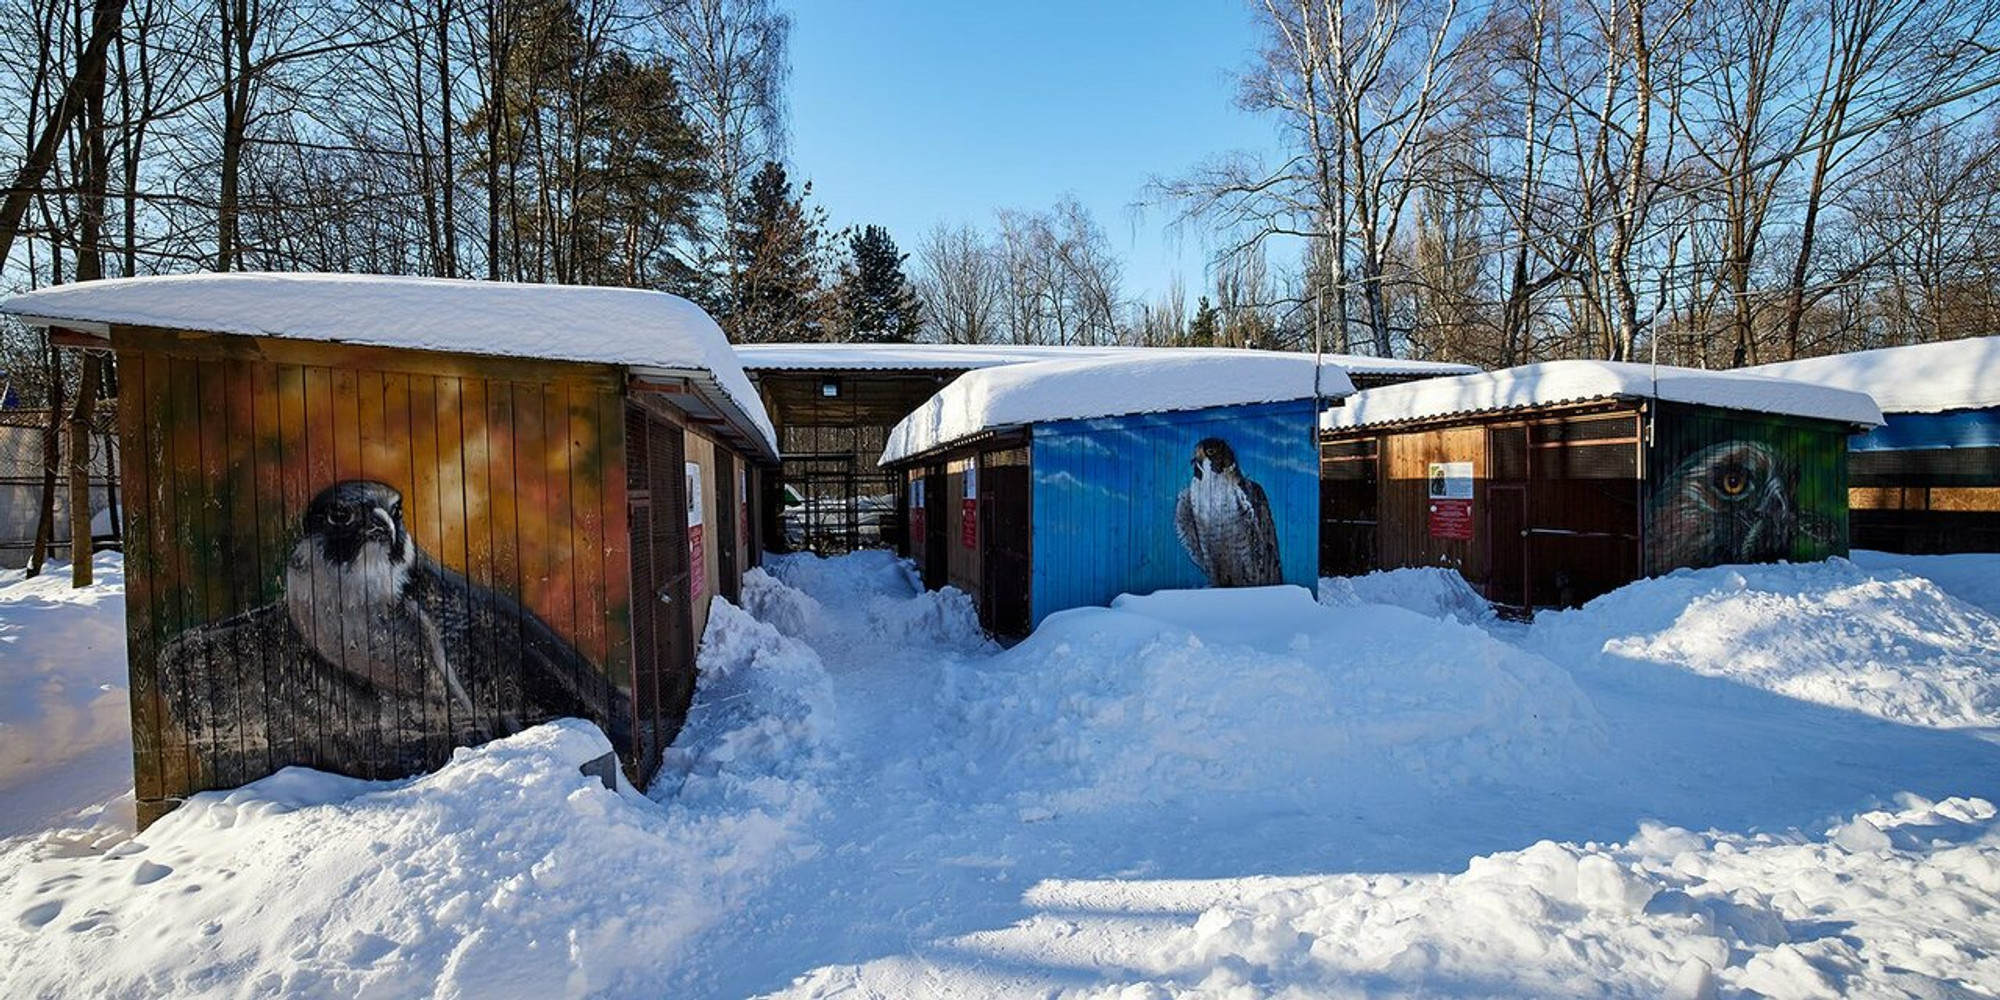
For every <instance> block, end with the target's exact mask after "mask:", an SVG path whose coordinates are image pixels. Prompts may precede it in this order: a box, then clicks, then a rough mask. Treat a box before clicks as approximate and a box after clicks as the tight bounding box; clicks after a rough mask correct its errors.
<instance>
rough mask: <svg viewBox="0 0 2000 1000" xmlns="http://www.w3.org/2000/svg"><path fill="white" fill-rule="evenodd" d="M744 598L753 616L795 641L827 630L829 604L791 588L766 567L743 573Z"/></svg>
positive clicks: (752, 568) (746, 608)
mask: <svg viewBox="0 0 2000 1000" xmlns="http://www.w3.org/2000/svg"><path fill="white" fill-rule="evenodd" d="M767 558H769V557H767ZM742 597H743V610H744V611H747V612H749V613H750V617H752V618H755V619H757V620H758V621H760V622H763V623H765V624H766V625H769V626H771V627H772V628H774V629H777V630H778V631H779V632H782V633H784V634H785V635H788V636H791V637H792V638H794V639H804V638H807V637H810V636H812V635H814V634H815V633H817V632H819V631H820V630H821V629H822V628H824V627H825V623H826V620H827V612H826V606H825V605H823V604H821V603H820V602H819V601H817V600H815V599H814V598H813V597H812V595H810V594H807V593H806V592H805V591H802V590H799V589H797V588H794V587H791V586H787V585H786V584H785V583H783V582H782V581H780V580H779V579H778V578H777V577H775V576H772V575H771V574H769V573H767V572H765V571H764V567H762V566H752V567H751V568H750V571H749V572H747V573H745V574H743V594H742Z"/></svg>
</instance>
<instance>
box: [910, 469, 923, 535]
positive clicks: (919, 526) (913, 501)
mask: <svg viewBox="0 0 2000 1000" xmlns="http://www.w3.org/2000/svg"><path fill="white" fill-rule="evenodd" d="M923 550H924V481H923V480H921V479H916V480H912V481H911V482H910V551H912V552H918V553H921V552H923Z"/></svg>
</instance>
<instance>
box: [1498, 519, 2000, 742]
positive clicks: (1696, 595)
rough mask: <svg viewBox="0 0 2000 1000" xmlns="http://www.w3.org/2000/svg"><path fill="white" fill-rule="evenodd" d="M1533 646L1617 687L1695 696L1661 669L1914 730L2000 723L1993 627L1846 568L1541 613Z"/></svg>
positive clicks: (1930, 594)
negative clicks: (1634, 686) (1662, 689)
mask: <svg viewBox="0 0 2000 1000" xmlns="http://www.w3.org/2000/svg"><path fill="white" fill-rule="evenodd" d="M1527 645H1528V646H1529V648H1531V649H1535V650H1537V651H1539V652H1541V653H1543V654H1544V655H1547V656H1549V657H1550V658H1551V659H1554V660H1556V661H1557V662H1560V663H1565V664H1569V665H1571V667H1572V669H1578V670H1594V671H1597V672H1599V673H1600V674H1602V675H1604V676H1605V677H1606V678H1607V679H1609V680H1612V681H1614V682H1623V683H1630V684H1639V685H1665V686H1672V687H1675V688H1688V689H1690V690H1692V688H1691V686H1690V685H1687V684H1686V683H1685V682H1683V681H1677V680H1676V679H1675V674H1674V673H1671V672H1670V673H1665V674H1662V673H1660V672H1658V671H1649V670H1647V669H1645V668H1647V667H1667V668H1670V669H1671V671H1674V672H1680V671H1685V672H1687V673H1692V674H1697V675H1701V676H1705V677H1714V678H1722V679H1725V680H1729V681H1733V682H1735V683H1737V684H1741V685H1744V686H1747V687H1750V688H1756V689H1761V690H1764V691H1770V692H1774V693H1777V694H1781V695H1785V696H1787V697H1791V698H1797V699H1801V700H1804V701H1811V702H1817V703H1819V704H1822V705H1830V706H1834V707H1837V708H1844V709H1851V710H1853V711H1857V712H1864V713H1867V714H1869V715H1874V716H1878V717H1880V718H1884V719H1889V720H1891V721H1895V722H1901V723H1907V724H1909V725H1916V726H1930V727H1941V728H1942V727H1960V726H1994V725H2000V619H1996V618H1995V617H1994V616H1993V615H1991V614H1988V613H1987V612H1985V611H1982V610H1980V609H1979V608H1976V607H1973V606H1972V605H1970V604H1967V603H1965V602H1963V601H1960V600H1957V599H1956V598H1953V597H1952V596H1950V595H1949V594H1947V593H1945V592H1944V591H1943V590H1941V589H1939V588H1938V586H1937V585H1936V584H1934V583H1932V582H1931V581H1929V580H1926V579H1923V578H1921V577H1915V576H1910V575H1908V574H1905V573H1902V572H1900V571H1897V570H1894V569H1880V570H1868V569H1863V568H1862V567H1860V566H1857V565H1855V564H1853V563H1851V562H1848V561H1847V560H1844V559H1831V560H1828V561H1826V562H1821V563H1808V564H1804V565H1782V564H1780V565H1763V566H1721V567H1715V568H1712V569H1703V570H1680V571H1677V572H1675V573H1672V574H1670V575H1668V576H1665V577H1660V578H1657V579H1652V580H1642V581H1640V582H1638V583H1634V584H1630V585H1628V586H1625V587H1622V588H1620V589H1618V590H1615V591H1612V592H1611V593H1609V594H1606V595H1604V596H1602V597H1599V598H1598V599H1596V600H1594V601H1591V602H1590V603H1588V604H1586V605H1584V606H1583V607H1581V608H1576V609H1573V610H1569V611H1553V612H1544V613H1543V614H1541V615H1538V616H1537V617H1536V619H1535V622H1534V625H1533V627H1532V628H1531V629H1530V631H1529V635H1528V640H1527ZM1727 690H1728V689H1727V688H1722V687H1714V686H1710V687H1709V689H1708V690H1707V691H1706V692H1705V694H1704V695H1703V696H1706V697H1727Z"/></svg>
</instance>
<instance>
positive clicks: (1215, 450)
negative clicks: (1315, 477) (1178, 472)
mask: <svg viewBox="0 0 2000 1000" xmlns="http://www.w3.org/2000/svg"><path fill="white" fill-rule="evenodd" d="M1188 464H1189V465H1190V466H1191V467H1192V468H1193V472H1194V475H1193V478H1192V479H1191V480H1190V481H1189V482H1188V484H1187V486H1186V487H1185V488H1183V489H1182V490H1181V493H1180V499H1179V501H1178V502H1177V503H1176V504H1175V506H1174V531H1175V533H1176V534H1178V535H1180V539H1181V545H1182V546H1183V547H1185V548H1186V549H1187V553H1188V558H1190V559H1192V560H1194V564H1195V566H1196V567H1197V568H1199V569H1200V570H1201V572H1202V575H1203V576H1206V577H1207V578H1208V582H1209V583H1211V584H1213V585H1215V586H1217V587H1263V586H1269V585H1272V584H1277V583H1283V582H1284V573H1283V571H1282V569H1281V568H1280V567H1279V565H1278V527H1277V524H1276V522H1274V521H1273V520H1272V519H1271V503H1270V501H1269V500H1267V499H1266V498H1265V496H1264V488H1263V487H1262V486H1259V485H1257V481H1256V480H1254V479H1251V478H1249V477H1247V476H1245V475H1244V474H1243V470H1242V469H1241V468H1240V467H1238V465H1237V464H1236V450H1235V449H1234V448H1231V447H1230V446H1229V442H1227V441H1224V440H1223V439H1221V438H1204V439H1202V441H1201V442H1200V443H1199V444H1196V445H1195V446H1194V457H1193V459H1192V460H1191V461H1190V462H1189V463H1188Z"/></svg>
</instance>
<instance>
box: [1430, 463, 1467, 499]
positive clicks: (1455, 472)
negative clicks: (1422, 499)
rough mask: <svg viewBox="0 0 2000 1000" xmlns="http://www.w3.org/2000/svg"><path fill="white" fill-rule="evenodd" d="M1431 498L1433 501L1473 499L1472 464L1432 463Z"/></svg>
mask: <svg viewBox="0 0 2000 1000" xmlns="http://www.w3.org/2000/svg"><path fill="white" fill-rule="evenodd" d="M1430 497H1431V499H1432V500H1470V499H1472V463H1471V462H1432V463H1431V475H1430Z"/></svg>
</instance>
